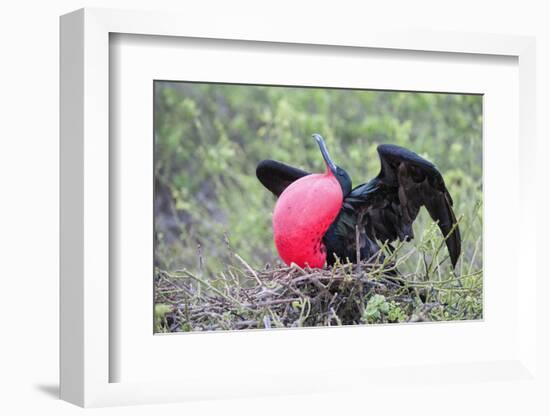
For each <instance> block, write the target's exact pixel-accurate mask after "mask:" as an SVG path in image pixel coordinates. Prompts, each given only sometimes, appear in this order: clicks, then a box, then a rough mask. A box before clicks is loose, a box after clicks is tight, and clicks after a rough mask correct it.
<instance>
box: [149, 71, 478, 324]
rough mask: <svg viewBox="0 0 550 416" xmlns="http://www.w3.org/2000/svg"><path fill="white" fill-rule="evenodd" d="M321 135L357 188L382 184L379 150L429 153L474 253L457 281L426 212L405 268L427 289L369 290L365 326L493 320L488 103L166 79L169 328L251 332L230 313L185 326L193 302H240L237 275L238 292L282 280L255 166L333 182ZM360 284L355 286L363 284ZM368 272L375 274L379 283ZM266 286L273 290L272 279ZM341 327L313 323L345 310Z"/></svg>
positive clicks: (164, 207)
mask: <svg viewBox="0 0 550 416" xmlns="http://www.w3.org/2000/svg"><path fill="white" fill-rule="evenodd" d="M314 132H317V133H320V134H322V135H323V136H324V137H325V139H326V141H327V146H328V147H329V150H330V152H331V155H332V156H333V158H334V160H335V161H336V163H337V164H339V165H340V166H342V167H343V168H344V169H346V170H347V171H348V173H349V174H350V176H351V177H352V179H353V180H354V186H355V185H359V184H360V183H363V182H366V181H367V180H369V179H370V178H372V177H373V176H375V175H376V174H377V173H378V170H379V159H378V155H377V153H376V146H377V145H378V144H381V143H394V144H398V145H401V146H404V147H407V148H409V149H411V150H413V151H415V152H416V153H418V154H420V155H422V156H423V157H425V158H427V159H428V160H430V161H432V162H433V163H435V164H436V165H437V166H438V168H439V170H440V171H441V173H442V174H443V177H444V179H445V182H446V184H447V187H448V189H449V191H450V193H451V195H452V197H453V199H454V202H455V205H454V209H455V213H456V215H457V217H458V218H460V227H461V232H462V238H463V245H462V247H463V254H462V256H461V258H460V260H459V262H458V264H457V268H456V270H455V272H454V273H453V271H451V268H450V263H449V261H448V258H447V252H446V248H445V246H444V245H442V244H441V243H442V237H441V235H440V233H439V230H438V228H437V226H436V225H435V224H433V222H432V221H431V219H430V217H429V215H428V214H427V212H426V211H425V210H422V211H421V213H420V216H419V218H418V219H417V221H416V222H415V224H414V228H415V230H414V231H415V235H416V238H415V240H414V241H413V242H411V243H406V244H403V245H401V246H400V250H399V252H398V253H397V254H396V257H395V258H394V260H395V261H397V262H399V271H400V272H401V277H400V278H404V280H406V284H405V285H404V286H401V289H400V291H401V290H402V289H403V287H406V288H407V290H408V292H407V293H409V295H410V294H411V293H412V292H411V290H412V291H413V292H414V293H417V292H418V291H419V290H420V289H422V291H423V292H422V293H420V294H418V293H417V294H416V295H415V296H412V295H411V296H409V297H410V299H411V301H410V302H409V303H406V302H404V301H401V300H400V298H399V297H398V296H397V294H395V293H388V292H384V293H376V291H366V292H365V293H364V294H363V295H362V296H361V297H359V302H362V303H361V304H360V305H361V306H360V307H359V306H358V308H359V309H361V316H360V318H358V319H360V323H379V322H404V321H411V320H413V321H415V320H450V319H478V318H480V317H481V315H482V281H483V274H482V254H483V253H482V228H483V226H482V225H483V224H482V212H483V206H482V98H481V96H476V95H459V94H432V93H406V92H383V91H354V90H336V89H313V88H288V87H256V86H239V85H221V84H193V83H167V82H157V83H156V84H155V238H156V242H155V267H156V273H155V275H156V276H155V282H156V289H157V290H156V302H157V308H156V318H157V319H156V326H157V328H156V330H157V331H176V330H196V329H219V328H225V329H230V328H237V327H239V328H240V327H243V326H242V325H241V326H232V325H231V323H232V322H235V320H237V319H241V318H238V316H237V315H235V314H232V312H230V308H228V309H227V310H226V315H225V317H224V319H225V322H226V323H225V324H223V325H222V324H220V323H219V321H218V320H215V319H213V320H212V321H208V323H203V324H197V326H193V322H194V321H193V322H192V320H191V319H187V320H185V318H184V314H182V312H181V311H182V306H181V305H184V304H185V302H188V306H189V305H191V304H195V306H196V305H198V304H200V302H201V299H202V301H205V300H206V299H209V300H210V301H213V300H212V298H211V297H212V296H214V297H217V298H223V296H221V295H220V294H219V293H215V290H214V291H213V289H217V290H218V291H220V292H221V293H223V294H224V295H227V293H233V292H232V290H234V289H235V288H233V287H227V282H228V281H229V280H226V281H225V283H224V282H222V281H221V280H220V279H223V278H222V277H221V276H222V273H224V276H226V278H227V279H230V278H229V277H228V276H230V274H229V271H232V274H233V275H234V277H235V279H232V278H231V282H232V285H234V286H238V285H243V288H247V287H248V288H250V287H251V285H252V284H256V285H259V284H260V283H259V282H258V281H257V279H255V278H254V276H253V274H252V272H251V270H250V269H252V271H254V270H264V268H265V265H266V264H269V265H271V269H270V270H277V268H278V267H280V265H278V263H277V262H278V257H277V252H276V250H275V247H274V244H273V239H272V228H271V212H272V210H273V206H274V203H275V200H274V198H273V196H272V195H271V194H270V193H269V192H268V191H267V190H266V189H265V188H263V187H262V185H261V184H260V183H259V182H258V180H257V179H256V176H255V168H256V165H257V163H258V162H259V161H260V160H262V159H268V158H269V159H276V160H280V161H282V162H285V163H288V164H291V165H294V166H297V167H300V168H302V169H305V170H308V171H312V172H320V171H323V170H324V165H323V161H322V158H321V156H320V154H319V150H318V148H317V145H316V143H315V142H314V140H312V139H311V134H312V133H314ZM236 254H238V256H240V258H242V259H244V260H245V261H246V264H247V267H245V266H244V265H243V263H242V262H241V261H240V260H238V259H237V258H236V257H235V255H236ZM248 265H249V266H248ZM340 267H345V266H340ZM183 270H185V272H183ZM186 273H188V274H191V275H192V276H194V277H195V278H198V279H199V281H203V282H205V283H207V285H205V284H202V283H196V282H197V281H195V283H193V284H191V283H189V282H188V281H187V280H189V279H192V278H190V277H189V276H188V275H187V274H186ZM358 273H359V272H357V273H356V274H355V275H354V276H355V277H360V274H358ZM367 275H368V276H363V277H364V278H366V279H375V280H376V279H379V278H380V277H379V276H378V275H376V276H374V275H372V273H370V272H368V273H367ZM185 276H187V277H185ZM262 276H263V275H262ZM377 276H378V277H377ZM264 277H265V279H266V280H268V281H270V282H272V283H273V276H271V275H269V276H267V275H265V276H264ZM186 279H187V280H186ZM161 282H164V283H163V284H161ZM166 282H170V284H172V286H174V285H175V287H176V289H177V288H179V289H181V288H182V287H187V286H186V285H187V284H191V286H190V287H191V289H192V291H191V292H190V293H186V292H185V291H179V292H178V291H177V290H176V292H174V293H179V295H178V296H176V295H174V294H172V295H170V296H165V294H164V292H162V293H161V291H166V290H168V289H167V287H166V284H168V283H166ZM251 282H252V283H251ZM253 282H255V283H253ZM277 284H278V283H277ZM247 285H248V286H247ZM208 286H210V287H208ZM367 286H368V285H367ZM409 286H411V287H409ZM412 286H414V287H412ZM226 291H229V292H227V293H226ZM306 292H307V295H306V294H305V295H304V298H301V300H300V302H302V303H303V302H306V303H307V299H306V297H307V298H308V299H311V296H312V294H311V292H309V288H308V289H307V290H306ZM185 293H186V294H185ZM239 293H240V292H239ZM184 294H185V295H184ZM310 295H311V296H310ZM182 296H186V298H185V299H183V298H182ZM375 296H376V297H375ZM217 298H216V299H217ZM413 300H414V301H413ZM320 302H321V301H320ZM321 304H322V305H325V304H324V303H323V302H321V303H320V305H321ZM160 305H162V306H160ZM292 305H293V304H292V303H291V307H294V306H292ZM322 305H321V306H322ZM426 305H428V307H426ZM159 306H160V307H159ZM325 306H326V305H325ZM188 312H189V310H188ZM241 312H242V311H241ZM255 312H257V311H255ZM216 313H217V312H216ZM342 314H344V310H342ZM176 315H177V316H179V318H178V319H175V317H176ZM221 315H223V313H222V314H221ZM245 315H246V316H247V318H246V321H247V322H249V323H250V322H252V321H254V320H257V321H258V322H257V324H250V325H249V326H244V327H246V328H252V327H264V326H265V323H264V318H265V314H264V315H262V314H259V315H258V314H256V313H254V314H251V313H247V314H245ZM260 315H261V316H260ZM170 316H171V318H170V319H166V317H170ZM187 316H188V318H189V315H187ZM241 316H242V314H241ZM335 316H336V318H338V319H336V318H335V319H334V320H330V319H329V321H327V320H326V319H325V318H326V316H325V318H323V319H324V320H323V319H321V318H319V319H318V320H317V319H316V320H314V321H311V320H310V321H308V322H306V323H307V324H308V325H326V324H327V322H330V324H335V323H337V322H338V320H340V321H341V320H342V319H341V316H340V317H339V316H338V313H336V315H335ZM342 316H343V315H342ZM354 319H355V317H354ZM214 321H215V322H214ZM276 321H277V320H276V319H273V318H270V322H276ZM289 322H293V323H295V322H296V321H292V320H289ZM357 322H359V321H357ZM350 323H356V321H355V320H353V319H352V322H351V321H350ZM289 325H291V324H289ZM274 326H275V325H274Z"/></svg>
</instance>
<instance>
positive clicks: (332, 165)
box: [313, 133, 337, 175]
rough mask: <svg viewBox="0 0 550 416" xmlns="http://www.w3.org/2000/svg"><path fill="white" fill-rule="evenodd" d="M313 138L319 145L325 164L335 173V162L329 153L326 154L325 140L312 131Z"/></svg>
mask: <svg viewBox="0 0 550 416" xmlns="http://www.w3.org/2000/svg"><path fill="white" fill-rule="evenodd" d="M313 138H314V139H315V141H316V142H317V144H318V145H319V149H321V154H322V155H323V159H325V163H326V164H327V167H328V168H329V169H330V171H331V172H332V173H333V175H336V170H337V168H336V164H335V163H334V162H333V161H332V159H331V158H330V155H329V154H328V150H327V146H326V145H325V140H324V139H323V136H321V135H320V134H317V133H314V134H313Z"/></svg>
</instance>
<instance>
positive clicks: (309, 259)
mask: <svg viewBox="0 0 550 416" xmlns="http://www.w3.org/2000/svg"><path fill="white" fill-rule="evenodd" d="M313 137H314V138H315V140H316V141H317V144H318V145H319V148H320V150H321V154H322V155H323V159H324V160H325V164H326V166H327V171H326V172H325V173H316V174H311V175H307V176H304V177H302V178H300V179H298V180H297V181H295V182H293V183H292V184H290V185H289V186H288V187H287V188H286V189H285V190H284V192H283V193H282V194H281V195H280V197H279V199H278V200H277V204H276V205H275V210H274V212H273V232H274V239H275V246H276V247H277V251H278V252H279V256H280V257H281V258H282V259H283V261H284V262H285V263H286V264H289V265H290V264H291V263H296V264H297V265H298V266H300V267H305V266H310V267H323V266H324V264H325V261H326V256H327V253H326V247H325V245H324V243H323V241H322V240H323V237H324V235H325V233H326V232H327V230H328V228H329V227H330V225H331V224H332V223H333V221H334V220H335V219H336V217H337V216H338V214H339V212H340V209H341V208H342V203H343V200H344V197H345V196H346V195H347V194H348V193H349V192H350V191H351V179H350V177H349V175H348V174H347V173H346V171H345V170H343V169H342V168H340V167H338V166H336V164H335V163H334V162H333V161H332V159H331V158H330V155H329V153H328V150H327V147H326V145H325V141H324V140H323V138H322V137H321V136H320V135H319V134H314V135H313Z"/></svg>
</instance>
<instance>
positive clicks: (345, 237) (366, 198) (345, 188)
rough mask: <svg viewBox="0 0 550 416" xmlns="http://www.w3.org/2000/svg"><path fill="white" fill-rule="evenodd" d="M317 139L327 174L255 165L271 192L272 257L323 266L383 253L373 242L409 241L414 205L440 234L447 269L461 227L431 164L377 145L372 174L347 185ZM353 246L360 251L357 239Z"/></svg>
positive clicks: (415, 212)
mask: <svg viewBox="0 0 550 416" xmlns="http://www.w3.org/2000/svg"><path fill="white" fill-rule="evenodd" d="M313 137H314V138H315V140H316V141H317V143H318V145H319V148H320V149H321V153H322V155H323V158H324V160H325V163H326V166H327V171H326V172H325V173H322V174H311V173H309V172H306V171H303V170H301V169H297V168H294V167H292V166H289V165H286V164H284V163H281V162H277V161H275V160H263V161H262V162H260V163H259V164H258V167H257V168H256V176H257V177H258V179H259V180H260V182H261V183H262V184H263V185H264V186H265V187H266V188H267V189H269V190H270V191H271V192H272V193H273V194H274V195H276V196H277V197H278V200H277V203H276V205H275V210H274V212H273V233H274V240H275V246H276V247H277V251H278V252H279V256H280V257H281V258H282V259H283V261H284V262H285V263H286V264H288V265H290V264H291V263H296V264H297V265H298V266H300V267H305V266H309V267H318V268H321V267H324V265H325V263H326V264H328V265H332V264H334V263H335V261H336V260H337V259H340V261H342V262H345V261H346V260H349V261H351V262H356V261H357V254H359V256H360V259H361V260H369V259H371V260H372V259H375V258H383V257H381V253H380V245H379V243H380V242H381V243H385V242H387V243H388V244H391V242H392V241H395V240H397V239H399V240H400V241H403V240H405V241H410V240H411V239H412V238H413V237H414V236H413V229H412V224H413V222H414V220H415V219H416V217H417V215H418V212H419V210H420V207H422V206H424V207H426V209H427V210H428V212H429V214H430V216H431V217H432V219H433V220H434V221H437V223H438V226H439V228H440V230H441V232H442V233H443V236H444V237H445V238H446V241H445V242H446V244H447V249H448V250H449V255H450V258H451V263H452V265H453V268H454V267H455V265H456V262H457V260H458V257H459V255H460V231H459V229H458V224H457V223H456V218H455V215H454V213H453V209H452V206H453V200H452V198H451V195H450V194H449V191H448V190H447V188H446V187H445V182H444V181H443V177H442V176H441V174H440V173H439V171H438V170H437V168H436V167H435V166H434V165H433V164H432V163H431V162H428V161H427V160H425V159H423V158H422V157H420V156H418V155H417V154H416V153H414V152H412V151H410V150H407V149H405V148H403V147H399V146H395V145H391V144H382V145H379V146H378V148H377V150H378V155H379V157H380V162H381V169H380V173H379V174H378V176H376V177H375V178H373V179H371V180H370V181H369V182H367V183H364V184H362V185H359V186H357V187H355V188H353V189H352V185H351V178H350V177H349V175H348V174H347V172H346V171H345V170H344V169H342V168H341V167H339V166H337V165H336V164H335V163H334V162H333V161H332V159H331V158H330V155H329V153H328V150H327V147H326V145H325V142H324V140H323V138H322V137H321V136H320V135H319V134H314V135H313ZM356 242H358V243H359V249H358V248H357V243H356Z"/></svg>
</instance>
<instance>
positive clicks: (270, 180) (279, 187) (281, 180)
mask: <svg viewBox="0 0 550 416" xmlns="http://www.w3.org/2000/svg"><path fill="white" fill-rule="evenodd" d="M307 175H309V172H306V171H304V170H301V169H298V168H295V167H292V166H289V165H285V164H284V163H281V162H277V161H276V160H262V161H261V162H260V163H258V166H257V167H256V176H257V177H258V179H259V180H260V182H261V183H262V185H263V186H265V187H266V188H267V189H269V190H270V191H271V192H272V193H273V194H274V195H275V196H277V197H278V196H280V195H281V194H282V193H283V191H284V190H285V189H286V188H287V187H288V185H290V184H291V183H292V182H294V181H296V180H298V179H300V178H302V177H304V176H307Z"/></svg>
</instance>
